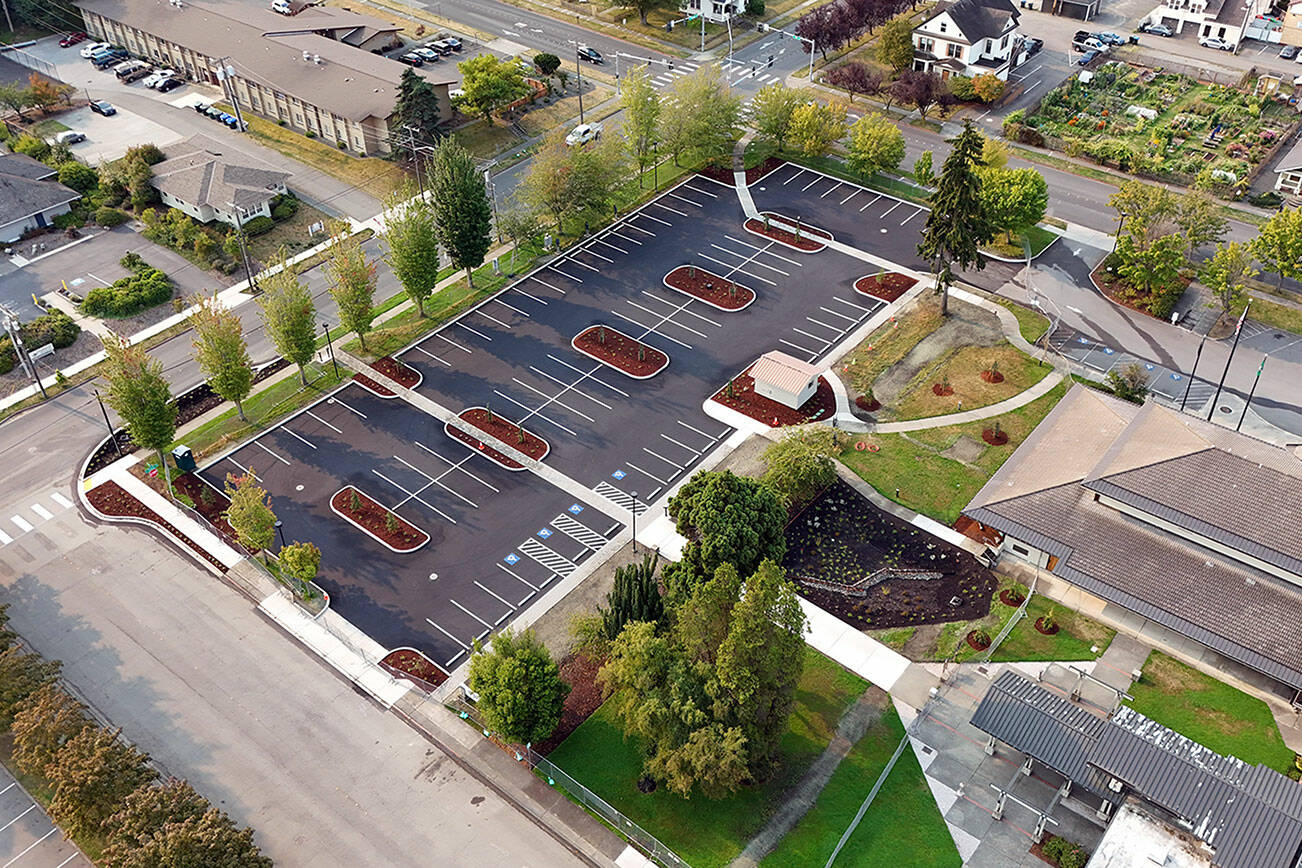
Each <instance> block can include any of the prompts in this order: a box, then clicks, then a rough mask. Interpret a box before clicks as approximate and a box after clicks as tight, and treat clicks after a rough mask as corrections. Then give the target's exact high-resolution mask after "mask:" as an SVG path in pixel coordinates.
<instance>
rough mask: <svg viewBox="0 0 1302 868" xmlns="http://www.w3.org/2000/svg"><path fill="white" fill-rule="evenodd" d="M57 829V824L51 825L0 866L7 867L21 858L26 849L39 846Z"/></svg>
mask: <svg viewBox="0 0 1302 868" xmlns="http://www.w3.org/2000/svg"><path fill="white" fill-rule="evenodd" d="M33 807H34V806H33ZM57 831H59V827H58V826H54V827H52V828H51V829H50V831H48V832H46V833H45V834H44V835H42V836H41V837H39V838H37V839H36V840H35V841H33V842H32V843H30V844H28V845H27V846H26V847H24V848H23V851H22V852H21V853H19V854H18V855H17V856H15V857H14V858H12V859H10V860H9V861H8V862H6V863H5V864H4V865H3V866H0V868H9V866H10V865H12V864H14V863H15V862H17V861H18V860H19V859H21V858H23V857H24V856H26V855H27V851H28V850H31V849H33V848H34V847H37V846H39V845H40V844H43V843H45V839H46V838H48V837H50V836H51V835H53V834H54V833H55V832H57Z"/></svg>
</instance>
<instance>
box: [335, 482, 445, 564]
mask: <svg viewBox="0 0 1302 868" xmlns="http://www.w3.org/2000/svg"><path fill="white" fill-rule="evenodd" d="M354 493H355V494H356V495H357V508H356V509H354V508H353V494H354ZM330 509H331V511H332V512H334V514H335V515H337V516H339V517H340V518H342V519H343V520H344V521H346V522H348V523H349V524H351V525H352V526H353V527H355V528H357V529H358V530H360V531H361V532H362V533H364V534H366V535H367V536H369V537H370V538H371V539H373V540H375V541H376V542H378V543H380V545H382V546H384V547H385V548H387V549H389V550H391V551H395V552H398V553H400V554H406V553H408V552H414V551H416V549H418V548H420V547H421V546H423V545H425V543H427V542H429V534H427V533H425V531H423V530H421V529H420V528H418V527H416V526H415V525H413V524H411V523H410V522H408V521H407V520H406V519H404V518H401V517H400V516H398V515H397V513H394V512H392V511H390V510H389V509H388V508H387V507H384V506H381V505H380V504H379V503H377V502H376V501H374V500H372V499H371V498H370V497H368V496H367V495H366V494H365V493H364V492H362V491H360V490H358V489H357V488H356V487H355V486H352V485H345V486H344V487H343V488H341V489H339V490H338V491H336V492H335V494H334V496H333V497H331V498H330ZM389 516H393V522H392V527H390V522H389Z"/></svg>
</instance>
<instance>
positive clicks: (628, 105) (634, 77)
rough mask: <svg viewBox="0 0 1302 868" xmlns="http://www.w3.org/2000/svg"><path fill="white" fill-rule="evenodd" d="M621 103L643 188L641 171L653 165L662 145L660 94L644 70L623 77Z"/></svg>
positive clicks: (625, 135)
mask: <svg viewBox="0 0 1302 868" xmlns="http://www.w3.org/2000/svg"><path fill="white" fill-rule="evenodd" d="M619 101H620V105H621V106H623V108H624V137H625V139H626V140H627V142H628V152H629V155H630V156H632V158H633V162H634V163H636V164H637V169H638V184H639V186H640V185H641V183H642V172H643V171H645V170H646V167H647V166H649V165H651V163H652V161H653V160H654V159H655V154H656V151H657V149H658V148H659V145H660V92H659V91H658V90H656V89H655V87H653V86H652V84H651V76H650V75H649V74H648V73H647V71H646V70H645V69H635V70H633V71H632V72H630V73H629V74H628V75H626V76H624V81H623V83H622V89H621V92H620V96H619Z"/></svg>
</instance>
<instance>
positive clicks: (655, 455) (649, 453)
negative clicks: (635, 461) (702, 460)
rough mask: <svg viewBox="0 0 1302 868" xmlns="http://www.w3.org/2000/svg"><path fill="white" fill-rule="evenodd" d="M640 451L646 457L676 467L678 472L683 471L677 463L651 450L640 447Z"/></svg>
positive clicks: (681, 466)
mask: <svg viewBox="0 0 1302 868" xmlns="http://www.w3.org/2000/svg"><path fill="white" fill-rule="evenodd" d="M642 451H643V452H645V453H646V454H647V455H650V456H652V457H653V458H659V459H660V460H661V461H663V462H664V463H665V464H669V465H671V466H673V467H677V468H678V469H679V470H682V469H683V465H681V464H679V463H678V462H677V461H674V460H672V459H669V458H666V457H664V456H663V455H661V454H660V453H659V452H653V451H652V450H650V449H647V448H646V447H645V446H643V447H642Z"/></svg>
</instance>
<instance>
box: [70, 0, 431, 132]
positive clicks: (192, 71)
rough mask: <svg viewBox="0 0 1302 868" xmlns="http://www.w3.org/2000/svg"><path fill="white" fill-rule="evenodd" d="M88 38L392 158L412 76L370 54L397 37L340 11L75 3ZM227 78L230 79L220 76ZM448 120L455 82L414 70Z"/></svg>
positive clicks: (150, 1)
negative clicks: (399, 104) (404, 89)
mask: <svg viewBox="0 0 1302 868" xmlns="http://www.w3.org/2000/svg"><path fill="white" fill-rule="evenodd" d="M76 5H77V6H78V8H80V9H81V13H82V18H83V20H84V21H85V24H86V32H87V33H88V34H90V35H91V37H92V38H94V39H99V40H103V41H105V42H112V43H115V44H117V45H122V46H124V47H125V48H126V49H127V50H128V51H130V52H131V53H132V54H133V55H136V56H138V57H143V58H146V59H148V60H152V61H154V62H156V63H159V64H162V65H164V66H168V67H170V68H172V69H175V70H176V71H177V72H179V73H181V74H183V75H185V76H186V77H187V78H190V79H193V80H195V81H203V82H207V83H209V84H221V85H222V86H223V87H224V88H225V89H226V92H227V94H228V96H232V97H234V98H236V99H238V100H239V103H240V107H241V109H242V110H244V111H247V112H252V113H253V114H257V115H261V116H262V117H265V118H268V119H269V120H272V121H275V122H277V123H283V124H284V125H286V126H288V127H290V128H291V129H295V130H297V131H299V132H301V133H305V134H311V135H313V136H315V137H317V138H320V139H322V140H323V141H325V142H327V143H330V144H335V145H340V146H341V147H343V148H344V149H346V150H348V151H351V152H353V153H355V154H382V153H387V152H388V151H389V150H390V144H391V140H392V136H393V133H392V131H391V130H390V129H389V119H390V117H391V116H392V114H393V108H394V104H395V102H396V101H397V97H398V83H399V80H400V79H401V77H402V73H403V71H404V70H406V69H408V68H409V67H407V66H404V65H403V64H400V63H398V62H397V61H395V60H389V59H387V58H384V57H382V56H380V55H378V54H375V53H372V52H373V51H376V50H379V49H381V48H383V47H385V46H387V45H389V44H390V43H392V42H393V40H394V39H395V36H396V34H397V31H398V27H397V26H396V25H393V24H389V23H386V22H384V21H381V20H379V19H377V18H371V17H369V16H365V15H357V14H355V13H352V12H345V11H342V10H338V9H327V8H324V7H315V6H313V7H308V8H306V9H303V10H302V11H301V12H299V13H298V14H296V15H292V16H283V15H277V14H275V13H274V12H272V11H270V10H269V9H261V8H255V7H249V6H243V5H236V4H230V5H222V4H215V3H205V2H203V0H195V2H191V0H170V2H169V0H78V2H77V4H76ZM224 70H228V71H229V74H225V73H224ZM418 74H420V75H423V76H424V77H425V78H426V79H428V80H429V81H430V83H431V84H432V85H433V86H434V91H435V94H436V95H437V97H438V101H439V109H440V111H441V112H442V113H443V115H444V117H445V118H450V117H451V116H452V109H451V104H450V103H449V101H448V87H449V85H450V84H451V83H452V82H453V81H455V76H453V75H451V74H450V70H449V71H448V72H445V71H443V70H442V69H435V70H431V71H425V70H418Z"/></svg>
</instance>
